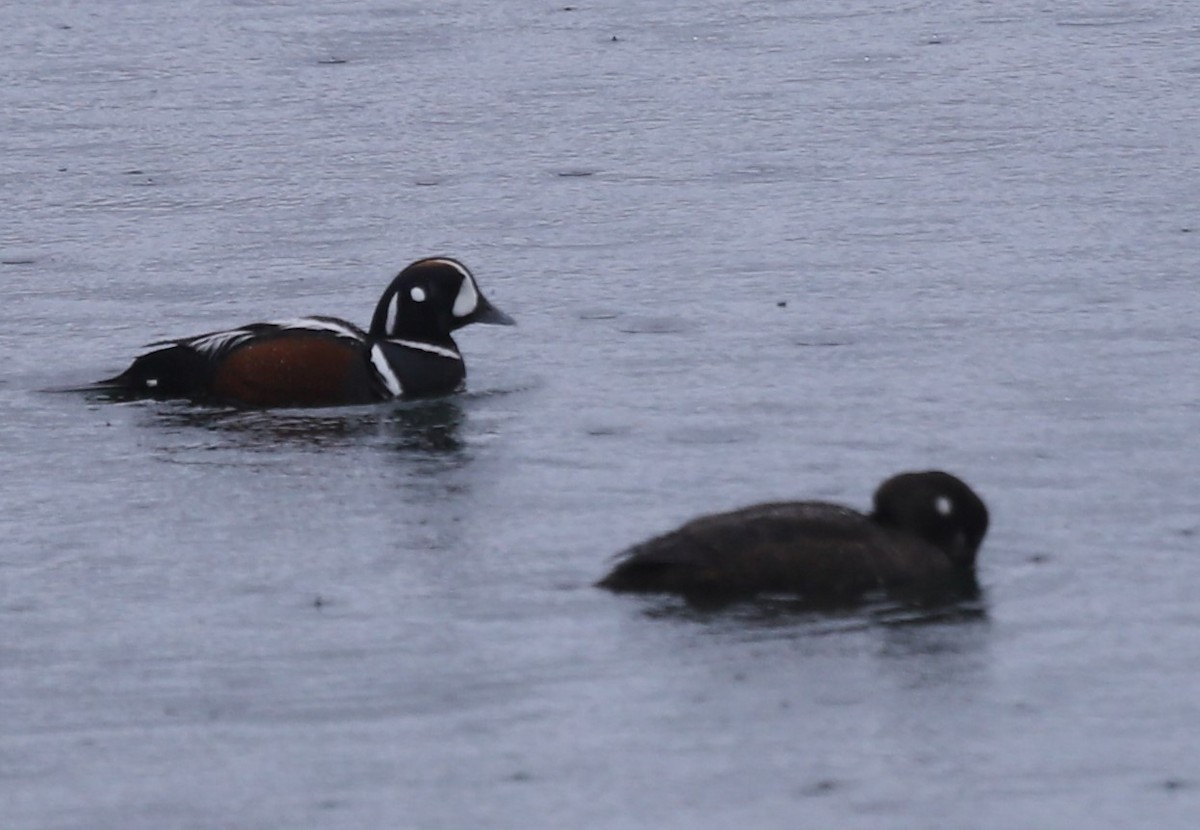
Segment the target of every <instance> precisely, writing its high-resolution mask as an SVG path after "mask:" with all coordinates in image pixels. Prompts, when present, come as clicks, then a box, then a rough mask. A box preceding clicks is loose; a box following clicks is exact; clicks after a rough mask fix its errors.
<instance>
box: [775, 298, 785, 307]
mask: <svg viewBox="0 0 1200 830" xmlns="http://www.w3.org/2000/svg"><path fill="white" fill-rule="evenodd" d="M775 307H776V308H787V300H780V301H779V302H777V303H775Z"/></svg>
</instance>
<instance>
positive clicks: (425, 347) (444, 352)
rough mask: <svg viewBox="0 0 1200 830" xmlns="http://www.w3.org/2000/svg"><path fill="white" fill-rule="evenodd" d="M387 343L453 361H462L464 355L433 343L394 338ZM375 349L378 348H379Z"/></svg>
mask: <svg viewBox="0 0 1200 830" xmlns="http://www.w3.org/2000/svg"><path fill="white" fill-rule="evenodd" d="M387 342H388V343H395V344H396V345H397V346H403V347H404V348H406V349H417V350H418V351H422V352H429V353H430V354H436V355H439V356H441V357H448V358H450V359H451V360H462V355H461V354H459V353H458V351H457V350H455V349H451V348H447V347H446V346H435V345H434V344H432V343H422V342H420V341H419V340H396V339H394V338H388V340H387ZM375 348H378V346H376V347H375Z"/></svg>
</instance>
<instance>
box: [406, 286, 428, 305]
mask: <svg viewBox="0 0 1200 830" xmlns="http://www.w3.org/2000/svg"><path fill="white" fill-rule="evenodd" d="M408 296H410V297H412V298H413V302H414V303H423V302H425V289H424V288H422V287H421V286H419V285H414V286H413V290H412V291H409V292H408Z"/></svg>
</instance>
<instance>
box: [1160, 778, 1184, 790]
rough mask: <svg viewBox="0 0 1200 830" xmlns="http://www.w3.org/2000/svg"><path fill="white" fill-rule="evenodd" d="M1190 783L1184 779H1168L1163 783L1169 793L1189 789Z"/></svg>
mask: <svg viewBox="0 0 1200 830" xmlns="http://www.w3.org/2000/svg"><path fill="white" fill-rule="evenodd" d="M1187 787H1188V782H1187V781H1184V780H1183V779H1182V778H1168V779H1167V780H1166V781H1163V782H1162V788H1163V789H1164V790H1166V791H1167V792H1175V791H1177V790H1184V789H1187Z"/></svg>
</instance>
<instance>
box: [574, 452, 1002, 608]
mask: <svg viewBox="0 0 1200 830" xmlns="http://www.w3.org/2000/svg"><path fill="white" fill-rule="evenodd" d="M987 527H988V511H987V508H986V507H985V506H984V504H983V502H982V501H981V500H980V498H979V497H978V496H977V495H975V493H974V492H973V491H972V490H971V488H970V487H968V486H967V485H966V484H965V483H963V482H962V481H960V480H959V479H957V478H955V477H954V476H952V475H950V474H949V473H943V472H938V471H929V472H920V473H903V474H901V475H897V476H895V477H893V478H890V479H888V480H887V481H885V482H884V483H883V484H881V485H880V486H879V489H878V490H876V491H875V506H874V510H873V511H872V512H871V514H870V515H864V514H862V513H860V512H858V511H857V510H853V509H851V508H849V507H842V506H840V505H836V504H828V503H825V502H777V503H771V504H759V505H754V506H752V507H746V508H743V509H741V510H735V511H733V512H731V513H720V514H716V515H711V516H702V517H700V518H698V519H694V520H693V521H690V522H688V523H687V524H685V525H683V526H682V527H680V528H678V529H677V530H673V531H671V532H670V533H666V534H664V535H662V536H658V537H655V538H653V539H650V540H649V541H647V542H643V543H642V544H640V545H635V546H634V547H632V548H629V549H628V550H626V551H624V552H623V553H621V554H618V557H619V558H620V561H619V563H618V564H617V565H616V567H614V568H613V570H612V572H611V573H609V574H608V576H606V577H605V578H604V579H602V580H601V581H600V582H599V583H597V584H598V585H599V586H600V587H603V588H608V589H610V590H613V591H638V592H663V593H677V594H683V595H685V596H687V597H691V598H696V599H735V598H742V597H750V596H754V595H756V594H785V595H791V596H798V597H799V598H801V599H804V600H807V601H810V602H812V603H814V604H825V603H842V602H847V601H854V600H856V599H859V598H861V597H863V595H865V594H869V593H872V592H878V591H882V592H885V593H888V594H891V595H893V596H903V597H924V596H932V595H935V594H936V595H941V594H942V593H943V592H945V591H960V590H962V589H964V588H969V587H970V586H974V584H975V583H974V566H975V554H976V551H978V549H979V545H980V543H981V542H982V541H983V536H984V533H985V532H986V531H987Z"/></svg>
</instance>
